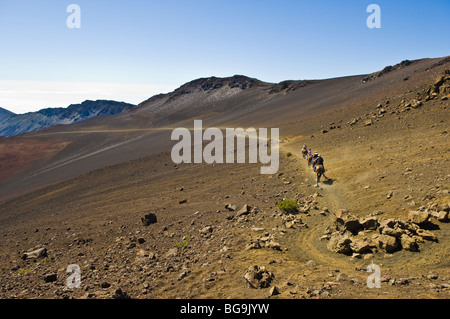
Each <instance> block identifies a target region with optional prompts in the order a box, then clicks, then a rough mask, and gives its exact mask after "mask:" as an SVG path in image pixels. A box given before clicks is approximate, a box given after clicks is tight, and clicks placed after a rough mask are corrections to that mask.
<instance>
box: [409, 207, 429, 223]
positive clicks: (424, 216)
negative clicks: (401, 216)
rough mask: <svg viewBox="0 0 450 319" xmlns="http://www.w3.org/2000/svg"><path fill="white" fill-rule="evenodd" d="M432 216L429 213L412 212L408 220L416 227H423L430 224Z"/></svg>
mask: <svg viewBox="0 0 450 319" xmlns="http://www.w3.org/2000/svg"><path fill="white" fill-rule="evenodd" d="M430 216H431V215H430V213H429V212H428V211H415V210H411V211H410V212H409V214H408V220H409V221H410V222H412V223H414V224H416V225H419V226H423V225H426V224H428V223H429V221H430Z"/></svg>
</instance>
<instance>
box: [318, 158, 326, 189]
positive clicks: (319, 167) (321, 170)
mask: <svg viewBox="0 0 450 319" xmlns="http://www.w3.org/2000/svg"><path fill="white" fill-rule="evenodd" d="M316 174H317V183H316V186H317V187H319V182H320V177H321V176H323V177H325V178H326V179H327V180H328V177H326V176H325V169H324V168H323V165H322V164H319V165H316Z"/></svg>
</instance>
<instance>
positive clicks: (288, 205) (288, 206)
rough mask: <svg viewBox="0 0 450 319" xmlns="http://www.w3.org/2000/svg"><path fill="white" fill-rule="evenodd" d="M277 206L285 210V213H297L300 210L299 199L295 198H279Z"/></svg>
mask: <svg viewBox="0 0 450 319" xmlns="http://www.w3.org/2000/svg"><path fill="white" fill-rule="evenodd" d="M277 207H278V208H279V209H280V210H281V211H283V212H285V213H289V214H292V213H295V212H297V210H298V204H297V201H295V200H293V199H283V200H281V199H279V200H278V203H277Z"/></svg>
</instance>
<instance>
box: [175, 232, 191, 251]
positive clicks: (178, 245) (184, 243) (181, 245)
mask: <svg viewBox="0 0 450 319" xmlns="http://www.w3.org/2000/svg"><path fill="white" fill-rule="evenodd" d="M190 241H191V237H190V236H189V235H186V236H184V238H183V241H182V242H181V243H176V244H175V247H176V248H184V247H187V246H189V242H190Z"/></svg>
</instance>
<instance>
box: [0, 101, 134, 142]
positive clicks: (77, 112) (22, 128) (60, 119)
mask: <svg viewBox="0 0 450 319" xmlns="http://www.w3.org/2000/svg"><path fill="white" fill-rule="evenodd" d="M134 106H135V105H134V104H130V103H125V102H117V101H111V100H96V101H92V100H86V101H84V102H82V103H80V104H71V105H69V106H68V107H67V108H45V109H41V110H39V111H37V112H29V113H25V114H14V113H12V112H9V111H8V112H9V114H8V113H7V112H1V110H0V136H4V137H12V136H15V135H20V134H24V133H28V132H33V131H38V130H42V129H45V128H48V127H51V126H55V125H58V124H72V123H77V122H80V121H84V120H86V119H89V118H92V117H95V116H101V115H112V114H117V113H120V112H122V111H124V110H126V109H129V108H132V107H134ZM6 111H7V110H6ZM2 114H5V116H2Z"/></svg>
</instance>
